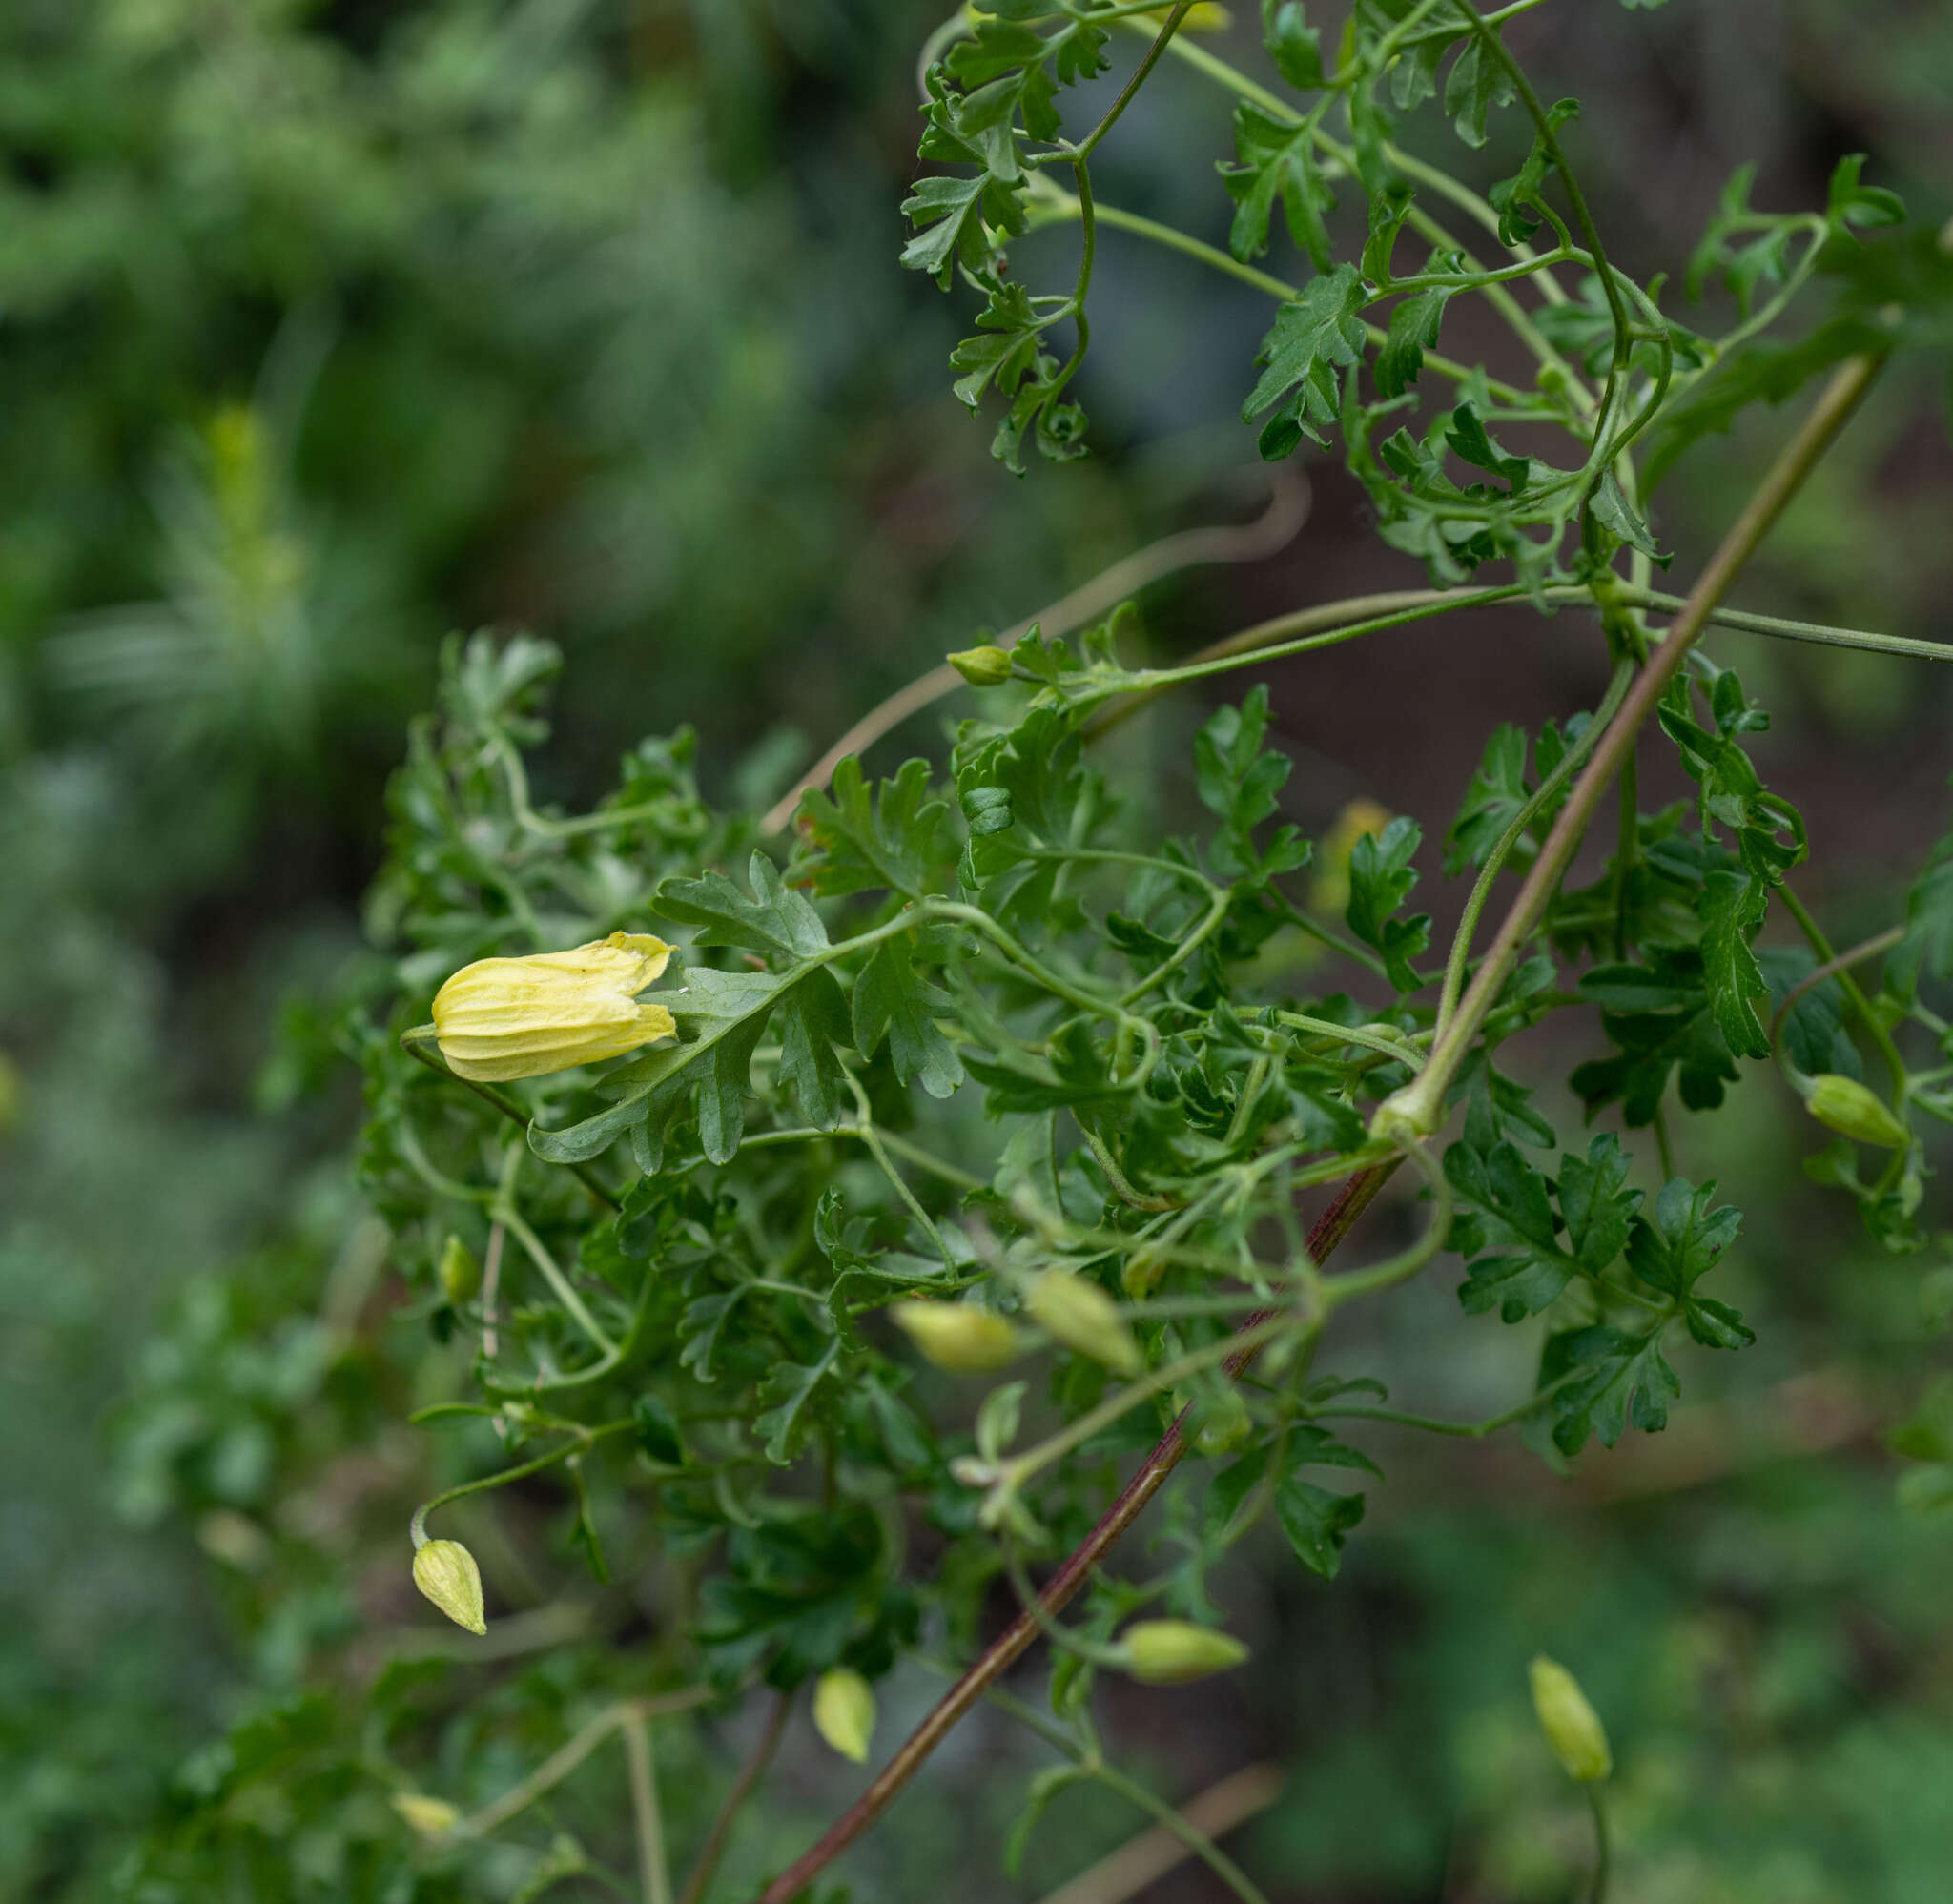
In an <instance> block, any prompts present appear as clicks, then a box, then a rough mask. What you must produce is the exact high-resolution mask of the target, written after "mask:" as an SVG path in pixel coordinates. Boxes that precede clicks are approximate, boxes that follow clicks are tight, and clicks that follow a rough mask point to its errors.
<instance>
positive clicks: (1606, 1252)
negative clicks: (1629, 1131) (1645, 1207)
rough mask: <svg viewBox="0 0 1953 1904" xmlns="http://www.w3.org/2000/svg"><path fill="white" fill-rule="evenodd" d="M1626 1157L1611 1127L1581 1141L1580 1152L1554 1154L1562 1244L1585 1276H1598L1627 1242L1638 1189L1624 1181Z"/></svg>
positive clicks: (1638, 1200)
mask: <svg viewBox="0 0 1953 1904" xmlns="http://www.w3.org/2000/svg"><path fill="white" fill-rule="evenodd" d="M1630 1167H1631V1159H1630V1158H1629V1157H1628V1154H1627V1153H1626V1152H1625V1151H1624V1150H1622V1149H1621V1142H1620V1139H1619V1138H1618V1137H1617V1136H1614V1133H1613V1132H1612V1131H1608V1132H1604V1133H1602V1135H1601V1136H1597V1137H1595V1138H1593V1141H1592V1142H1591V1143H1589V1144H1588V1146H1587V1155H1586V1156H1585V1157H1563V1158H1561V1160H1560V1180H1559V1199H1560V1210H1561V1213H1562V1214H1563V1215H1564V1217H1565V1218H1566V1224H1567V1247H1568V1248H1569V1249H1571V1250H1572V1251H1573V1258H1574V1259H1575V1260H1576V1261H1577V1262H1578V1263H1579V1265H1580V1267H1581V1268H1582V1269H1584V1270H1585V1271H1586V1272H1587V1273H1588V1274H1589V1275H1590V1276H1598V1275H1599V1274H1600V1273H1601V1271H1602V1270H1604V1269H1606V1268H1607V1266H1608V1265H1609V1264H1610V1263H1611V1262H1613V1261H1614V1258H1615V1257H1617V1256H1619V1255H1620V1253H1621V1251H1622V1250H1623V1249H1624V1248H1625V1247H1626V1246H1627V1241H1628V1236H1629V1233H1630V1231H1631V1229H1632V1227H1633V1225H1634V1212H1635V1211H1636V1210H1637V1209H1639V1208H1640V1205H1641V1193H1640V1192H1639V1191H1638V1190H1629V1189H1627V1188H1626V1187H1625V1186H1626V1184H1627V1180H1628V1171H1629V1169H1630Z"/></svg>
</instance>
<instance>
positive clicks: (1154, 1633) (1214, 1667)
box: [1119, 1620, 1247, 1686]
mask: <svg viewBox="0 0 1953 1904" xmlns="http://www.w3.org/2000/svg"><path fill="white" fill-rule="evenodd" d="M1119 1644H1120V1647H1121V1648H1123V1649H1124V1652H1125V1655H1126V1668H1125V1669H1126V1671H1128V1672H1129V1673H1131V1674H1132V1676H1133V1677H1134V1678H1135V1679H1137V1680H1139V1681H1140V1682H1141V1684H1142V1685H1146V1686H1182V1685H1184V1684H1185V1683H1186V1682H1187V1681H1188V1680H1190V1679H1205V1678H1206V1677H1207V1675H1208V1674H1209V1673H1214V1672H1225V1671H1227V1669H1229V1668H1230V1667H1236V1666H1239V1665H1240V1664H1241V1663H1242V1661H1243V1660H1244V1659H1246V1657H1247V1648H1245V1647H1244V1646H1243V1645H1242V1643H1241V1642H1240V1641H1239V1640H1237V1639H1235V1638H1234V1637H1233V1635H1232V1634H1229V1633H1217V1632H1216V1631H1215V1630H1214V1629H1213V1628H1211V1627H1197V1626H1195V1625H1194V1623H1193V1622H1192V1621H1191V1620H1140V1621H1138V1622H1136V1623H1135V1624H1134V1625H1132V1626H1130V1627H1128V1628H1126V1629H1125V1631H1124V1632H1122V1633H1121V1634H1120V1636H1119Z"/></svg>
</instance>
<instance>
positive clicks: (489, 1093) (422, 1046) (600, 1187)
mask: <svg viewBox="0 0 1953 1904" xmlns="http://www.w3.org/2000/svg"><path fill="white" fill-rule="evenodd" d="M433 1036H434V1027H433V1026H432V1025H416V1026H414V1027H413V1029H412V1030H411V1031H405V1032H402V1033H401V1040H400V1043H401V1050H402V1051H403V1052H405V1053H406V1054H407V1055H408V1056H409V1057H415V1058H419V1059H420V1061H421V1063H422V1064H424V1065H425V1066H426V1067H427V1069H428V1070H429V1071H431V1072H432V1073H433V1074H434V1075H435V1076H437V1077H445V1078H449V1079H451V1080H452V1081H453V1082H454V1083H456V1084H464V1085H466V1086H467V1088H468V1089H469V1090H470V1091H472V1092H473V1093H474V1094H475V1095H476V1096H477V1097H479V1098H481V1099H482V1101H483V1103H484V1104H492V1105H493V1106H494V1107H495V1109H496V1110H498V1111H500V1112H501V1113H502V1115H503V1116H504V1117H506V1118H508V1119H509V1120H510V1121H511V1122H513V1123H517V1124H520V1125H521V1126H522V1128H523V1129H524V1131H526V1130H527V1129H528V1128H529V1122H530V1119H529V1114H528V1113H527V1112H526V1111H524V1109H523V1107H522V1106H521V1105H520V1104H518V1103H517V1102H516V1101H515V1099H514V1098H513V1097H511V1096H510V1095H508V1094H507V1093H506V1092H505V1091H498V1090H496V1088H495V1087H494V1085H492V1084H483V1083H482V1082H481V1080H480V1079H478V1078H473V1077H463V1075H461V1073H460V1072H458V1071H450V1070H449V1069H448V1067H447V1065H446V1064H445V1063H444V1062H443V1061H442V1059H441V1058H439V1057H437V1056H435V1055H434V1054H433V1053H432V1052H430V1051H429V1050H428V1049H427V1041H428V1040H429V1039H431V1038H432V1037H433ZM564 1168H565V1170H567V1171H569V1172H570V1174H571V1175H572V1176H574V1177H575V1178H576V1179H577V1181H578V1182H579V1183H581V1184H582V1185H583V1187H584V1188H585V1189H586V1190H587V1191H588V1192H589V1193H590V1195H591V1196H592V1197H594V1198H596V1199H597V1201H598V1202H599V1203H602V1204H603V1205H604V1206H605V1207H606V1209H611V1210H616V1209H619V1208H621V1207H622V1206H621V1205H620V1204H619V1203H618V1201H617V1198H615V1197H614V1196H612V1195H611V1193H610V1191H609V1189H608V1188H607V1186H606V1184H605V1182H604V1179H603V1178H602V1177H599V1176H598V1175H597V1174H596V1172H595V1171H593V1170H591V1169H590V1167H589V1166H588V1165H587V1164H582V1163H570V1164H565V1166H564Z"/></svg>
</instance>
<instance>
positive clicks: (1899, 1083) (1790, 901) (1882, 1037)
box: [1777, 886, 1908, 1102]
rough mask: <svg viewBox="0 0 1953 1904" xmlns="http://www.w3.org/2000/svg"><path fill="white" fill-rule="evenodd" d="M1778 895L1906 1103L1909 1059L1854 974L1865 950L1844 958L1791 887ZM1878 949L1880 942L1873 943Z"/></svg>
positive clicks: (1784, 888) (1780, 890)
mask: <svg viewBox="0 0 1953 1904" xmlns="http://www.w3.org/2000/svg"><path fill="white" fill-rule="evenodd" d="M1777 896H1778V898H1779V899H1780V900H1782V902H1783V910H1784V911H1786V912H1788V913H1789V914H1790V916H1791V917H1792V918H1793V919H1795V920H1796V921H1797V928H1798V931H1799V932H1801V933H1802V934H1803V935H1804V939H1805V941H1806V942H1807V943H1808V945H1809V946H1810V948H1811V950H1812V951H1813V952H1816V953H1817V954H1818V957H1819V961H1820V963H1821V965H1822V966H1823V967H1824V968H1825V969H1826V971H1827V972H1828V973H1829V975H1830V976H1831V977H1833V978H1835V979H1837V981H1838V989H1839V990H1840V992H1842V993H1844V997H1845V1002H1846V1003H1847V1004H1849V1005H1850V1007H1851V1009H1852V1012H1853V1013H1854V1014H1855V1015H1856V1016H1857V1018H1858V1021H1859V1023H1860V1024H1861V1025H1862V1026H1863V1027H1864V1028H1865V1034H1866V1035H1867V1036H1868V1037H1869V1038H1870V1039H1871V1041H1872V1043H1873V1044H1874V1045H1875V1046H1876V1047H1877V1049H1878V1053H1879V1055H1880V1056H1881V1058H1883V1059H1884V1060H1885V1069H1886V1070H1887V1071H1888V1072H1890V1073H1891V1074H1892V1090H1893V1094H1894V1095H1895V1096H1897V1097H1898V1098H1899V1100H1900V1101H1901V1102H1903V1101H1904V1098H1905V1087H1906V1082H1907V1076H1908V1074H1907V1072H1906V1069H1905V1060H1904V1058H1902V1056H1901V1055H1900V1054H1899V1047H1898V1046H1897V1045H1896V1044H1894V1043H1893V1042H1892V1034H1891V1033H1890V1032H1888V1031H1887V1030H1886V1029H1885V1027H1884V1025H1883V1024H1882V1023H1881V1021H1880V1018H1879V1014H1878V1013H1876V1012H1874V1011H1873V1010H1872V1001H1871V1000H1870V999H1869V998H1867V997H1866V996H1865V994H1864V992H1863V990H1862V988H1861V987H1860V985H1859V982H1858V980H1857V979H1856V978H1854V977H1853V976H1852V975H1851V966H1852V963H1853V960H1854V959H1857V958H1862V957H1864V956H1865V955H1866V953H1865V949H1864V948H1862V947H1861V948H1860V950H1859V951H1858V952H1855V953H1854V954H1853V955H1852V958H1847V959H1840V957H1839V956H1838V952H1837V950H1836V949H1835V948H1834V947H1833V945H1832V944H1831V941H1830V940H1829V939H1828V938H1826V937H1825V936H1824V929H1823V928H1822V927H1821V926H1819V924H1818V922H1817V920H1816V919H1815V918H1813V917H1812V916H1811V914H1810V913H1809V912H1808V911H1806V910H1805V908H1804V903H1803V901H1802V900H1801V899H1799V897H1798V896H1797V894H1796V893H1795V892H1793V891H1791V890H1790V888H1789V887H1788V886H1779V887H1778V889H1777ZM1872 945H1873V947H1874V949H1877V948H1878V941H1877V940H1874V941H1873V942H1872Z"/></svg>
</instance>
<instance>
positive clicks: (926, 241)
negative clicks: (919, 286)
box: [902, 173, 1022, 291]
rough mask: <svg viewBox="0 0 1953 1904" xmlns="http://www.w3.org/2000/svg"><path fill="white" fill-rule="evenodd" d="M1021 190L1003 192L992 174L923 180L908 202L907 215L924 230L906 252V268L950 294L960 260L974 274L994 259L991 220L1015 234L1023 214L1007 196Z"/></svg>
mask: <svg viewBox="0 0 1953 1904" xmlns="http://www.w3.org/2000/svg"><path fill="white" fill-rule="evenodd" d="M1017 189H1020V188H1016V187H1012V188H1004V187H1000V186H999V185H998V184H997V180H995V179H994V178H992V177H991V176H990V175H989V174H986V173H977V174H976V175H975V176H974V177H932V178H918V179H917V180H916V181H915V188H914V190H913V191H912V192H911V193H910V194H909V196H908V197H907V198H905V199H904V200H903V201H902V212H903V214H904V215H905V216H907V217H908V218H909V219H911V220H912V221H913V222H914V223H915V225H916V226H917V227H919V229H918V230H917V231H916V233H915V236H914V237H912V238H911V239H910V240H909V242H908V243H907V244H906V245H905V246H903V248H902V263H903V264H904V265H905V266H906V267H907V268H908V269H909V270H911V271H926V272H928V273H929V275H930V276H932V277H934V278H935V281H936V282H937V283H938V284H940V285H941V286H942V288H943V289H944V290H945V291H947V290H948V289H949V285H950V272H951V270H952V268H953V267H954V266H955V264H956V260H957V259H958V258H960V259H961V260H962V261H963V263H965V264H966V265H968V266H969V267H970V268H971V269H972V270H973V271H974V270H976V269H977V268H978V267H979V266H981V265H982V264H983V263H984V262H985V260H986V259H987V257H988V256H989V241H988V239H987V238H986V237H985V235H984V230H983V222H984V219H985V217H986V216H987V217H988V218H989V220H990V222H991V223H992V224H993V225H996V226H997V227H999V228H1000V229H1005V230H1010V229H1015V228H1017V227H1018V226H1019V225H1020V224H1021V222H1022V214H1021V213H1020V212H1018V209H1017V207H1016V205H1015V202H1014V201H1013V200H1012V199H1011V198H1010V197H1009V196H1008V195H1007V194H1008V191H1010V190H1017Z"/></svg>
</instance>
